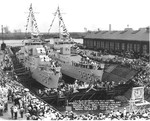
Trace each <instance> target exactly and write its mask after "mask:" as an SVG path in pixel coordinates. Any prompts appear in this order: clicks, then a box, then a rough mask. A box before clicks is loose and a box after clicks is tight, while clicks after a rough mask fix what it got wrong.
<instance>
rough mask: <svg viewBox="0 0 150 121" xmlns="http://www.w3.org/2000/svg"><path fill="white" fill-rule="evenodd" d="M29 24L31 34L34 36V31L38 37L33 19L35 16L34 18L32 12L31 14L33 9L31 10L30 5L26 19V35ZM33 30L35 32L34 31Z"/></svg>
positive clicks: (37, 30)
mask: <svg viewBox="0 0 150 121" xmlns="http://www.w3.org/2000/svg"><path fill="white" fill-rule="evenodd" d="M29 24H30V25H31V28H30V29H31V34H33V33H34V34H35V31H36V34H37V35H39V33H40V32H39V29H38V26H37V22H36V19H35V16H34V12H33V8H32V3H31V4H30V8H29V15H28V18H27V25H26V33H27V30H28V26H29ZM34 28H35V31H34Z"/></svg>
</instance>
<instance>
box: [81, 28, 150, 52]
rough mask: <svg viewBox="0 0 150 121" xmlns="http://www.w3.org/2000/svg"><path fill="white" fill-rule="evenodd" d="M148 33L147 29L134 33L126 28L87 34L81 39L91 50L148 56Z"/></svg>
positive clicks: (149, 31)
mask: <svg viewBox="0 0 150 121" xmlns="http://www.w3.org/2000/svg"><path fill="white" fill-rule="evenodd" d="M149 33H150V29H149V28H148V27H147V28H140V29H139V30H136V31H134V30H132V28H126V29H125V30H123V31H97V32H89V33H88V34H87V35H86V36H85V37H84V38H83V45H84V46H86V48H87V49H92V50H108V51H110V52H125V51H129V52H130V51H133V52H136V53H139V54H149Z"/></svg>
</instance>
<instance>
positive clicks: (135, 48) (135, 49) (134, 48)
mask: <svg viewBox="0 0 150 121" xmlns="http://www.w3.org/2000/svg"><path fill="white" fill-rule="evenodd" d="M136 46H137V44H134V47H133V50H134V51H135V52H137V47H136Z"/></svg>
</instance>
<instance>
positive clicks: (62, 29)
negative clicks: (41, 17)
mask: <svg viewBox="0 0 150 121" xmlns="http://www.w3.org/2000/svg"><path fill="white" fill-rule="evenodd" d="M56 15H58V19H59V32H60V37H63V38H67V39H68V40H72V39H71V37H70V34H69V32H68V31H67V29H66V26H65V24H64V21H63V18H62V15H61V13H60V9H59V6H58V8H57V11H56V12H55V13H54V19H53V20H52V23H51V25H50V29H49V30H48V32H50V30H51V27H52V25H53V22H54V20H55V17H56Z"/></svg>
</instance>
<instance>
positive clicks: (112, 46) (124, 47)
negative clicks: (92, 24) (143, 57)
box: [84, 41, 148, 53]
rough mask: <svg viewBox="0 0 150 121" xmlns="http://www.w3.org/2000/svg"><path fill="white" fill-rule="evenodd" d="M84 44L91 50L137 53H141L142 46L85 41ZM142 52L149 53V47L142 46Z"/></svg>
mask: <svg viewBox="0 0 150 121" xmlns="http://www.w3.org/2000/svg"><path fill="white" fill-rule="evenodd" d="M84 44H85V45H86V46H87V47H89V48H93V47H94V48H97V49H99V48H101V49H108V50H120V49H121V50H126V51H132V50H133V51H135V52H140V48H141V45H140V44H137V43H123V42H122V43H119V42H106V41H105V42H104V41H98V42H97V41H94V42H93V41H84ZM141 49H142V52H143V53H147V52H148V45H147V44H144V45H143V46H142V48H141Z"/></svg>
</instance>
